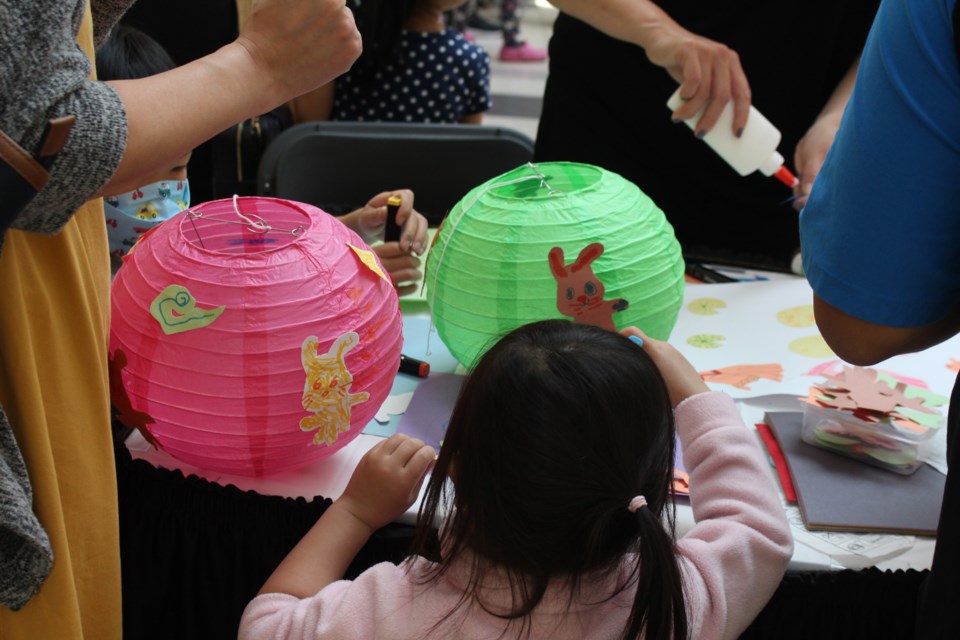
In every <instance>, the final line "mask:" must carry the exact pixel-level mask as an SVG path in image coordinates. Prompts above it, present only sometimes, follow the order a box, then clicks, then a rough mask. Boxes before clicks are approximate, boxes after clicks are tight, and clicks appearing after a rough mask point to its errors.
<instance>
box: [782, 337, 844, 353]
mask: <svg viewBox="0 0 960 640" xmlns="http://www.w3.org/2000/svg"><path fill="white" fill-rule="evenodd" d="M788 348H789V349H790V351H792V352H794V353H795V354H797V355H800V356H806V357H807V358H829V357H831V356H833V355H834V353H833V349H831V348H830V347H829V346H827V341H826V340H824V339H823V336H819V335H816V336H805V337H803V338H797V339H796V340H793V341H792V342H790V344H789V345H788Z"/></svg>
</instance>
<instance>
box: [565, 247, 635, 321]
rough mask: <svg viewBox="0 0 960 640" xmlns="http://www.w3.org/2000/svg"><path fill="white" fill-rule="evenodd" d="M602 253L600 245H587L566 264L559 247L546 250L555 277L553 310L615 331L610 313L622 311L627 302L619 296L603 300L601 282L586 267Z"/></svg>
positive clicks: (591, 270)
mask: <svg viewBox="0 0 960 640" xmlns="http://www.w3.org/2000/svg"><path fill="white" fill-rule="evenodd" d="M602 254H603V245H602V244H600V243H599V242H594V243H591V244H588V245H587V246H586V247H584V248H583V250H582V251H581V252H580V255H579V256H577V259H576V260H575V261H574V262H573V264H571V265H569V266H567V265H565V264H564V262H563V249H561V248H560V247H554V248H552V249H550V256H549V258H550V271H552V272H553V277H554V278H556V279H557V309H559V310H560V313H562V314H563V315H565V316H570V317H572V318H573V321H574V322H582V323H585V324H592V325H596V326H598V327H602V328H604V329H609V330H610V331H616V330H617V327H616V325H615V324H614V322H613V314H614V312H616V311H623V310H624V309H626V308H627V307H628V306H630V303H629V302H627V301H626V300H624V299H623V298H619V299H617V300H604V299H603V293H604V291H605V289H604V286H603V283H602V282H601V281H600V279H599V278H597V275H596V274H595V273H594V272H593V268H592V267H591V266H590V263H592V262H593V261H594V260H596V259H597V258H599V257H600V256H601V255H602Z"/></svg>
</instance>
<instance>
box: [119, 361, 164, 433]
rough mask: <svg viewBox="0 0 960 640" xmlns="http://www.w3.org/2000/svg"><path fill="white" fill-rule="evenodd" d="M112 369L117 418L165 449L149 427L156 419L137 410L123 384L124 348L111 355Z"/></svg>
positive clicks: (125, 363)
mask: <svg viewBox="0 0 960 640" xmlns="http://www.w3.org/2000/svg"><path fill="white" fill-rule="evenodd" d="M108 364H109V371H110V402H111V403H112V404H113V406H114V407H115V408H116V409H117V420H118V421H119V422H120V424H123V425H125V426H127V427H130V428H131V429H136V430H137V431H139V432H140V433H142V434H143V437H144V439H145V440H146V441H147V442H149V443H150V444H152V445H153V446H154V447H156V448H157V449H163V446H161V444H160V442H159V441H158V440H157V439H156V438H155V437H154V436H153V434H152V433H150V430H149V429H147V425H148V424H153V423H154V419H153V418H152V417H150V414H149V413H144V412H143V411H137V410H136V409H134V408H133V405H132V404H130V397H129V396H128V395H127V388H126V387H125V386H124V385H123V370H124V369H125V368H126V366H127V354H125V353H124V352H123V349H116V350H115V351H114V352H113V355H111V356H109V363H108Z"/></svg>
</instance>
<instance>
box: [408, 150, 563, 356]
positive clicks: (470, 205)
mask: <svg viewBox="0 0 960 640" xmlns="http://www.w3.org/2000/svg"><path fill="white" fill-rule="evenodd" d="M528 164H529V166H530V167H531V168H533V169H534V173H536V174H537V175H533V176H521V177H519V178H514V179H513V180H506V181H504V182H496V183H494V184H491V185H487V186H486V187H485V188H484V189H482V190H481V191H479V192H477V193H476V194H474V196H473V198H471V199H470V202H469V203H468V204H466V205H465V206H464V207H463V208H461V209H460V215H459V216H457V219H456V220H454V221H453V226H452V227H450V235H448V236H447V238H446V240H445V241H444V242H443V247H442V248H441V249H440V258H438V259H437V267H436V269H434V273H433V286H432V287H430V289H431V294H432V295H431V296H430V311H431V313H430V327H429V328H428V329H427V345H426V346H427V350H426V355H428V356H429V355H432V352H431V351H430V335H431V334H432V333H433V313H432V311H433V306H434V301H435V300H436V298H437V277H438V276H439V275H440V267H441V266H442V265H443V256H444V254H446V253H447V246H448V245H449V244H450V240H451V239H452V238H453V234H454V233H456V232H457V227H458V226H459V225H460V221H461V220H463V217H464V216H465V215H466V214H467V212H468V211H469V210H470V209H472V208H473V205H475V204H476V203H477V201H478V200H480V198H481V197H482V196H483V195H484V194H485V193H487V191H490V190H491V189H496V188H498V187H505V186H507V185H510V184H516V183H518V182H527V181H528V180H540V182H541V184H544V185H546V183H545V182H544V178H545V176H544V175H543V174H542V173H540V172H539V171H537V170H536V168H535V165H534V164H533V163H532V162H531V163H528ZM547 189H550V187H549V185H547ZM550 191H551V193H554V191H553V190H552V189H550ZM556 193H559V192H556ZM424 283H426V281H424Z"/></svg>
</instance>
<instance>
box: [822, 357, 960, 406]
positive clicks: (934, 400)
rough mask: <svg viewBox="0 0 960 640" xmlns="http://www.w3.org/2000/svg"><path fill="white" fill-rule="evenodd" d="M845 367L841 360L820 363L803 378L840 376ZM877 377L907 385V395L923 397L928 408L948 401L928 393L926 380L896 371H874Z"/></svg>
mask: <svg viewBox="0 0 960 640" xmlns="http://www.w3.org/2000/svg"><path fill="white" fill-rule="evenodd" d="M844 366H845V364H844V362H843V360H828V361H827V362H822V363H820V364H818V365H815V366H814V367H812V368H811V369H810V370H809V371H807V372H806V373H804V374H803V375H805V376H835V375H838V374H840V373H841V372H842V371H843V367H844ZM876 372H877V377H878V379H880V380H883V381H885V382H887V383H889V384H894V382H895V381H900V382H903V383H904V384H906V385H907V395H908V396H910V397H921V396H922V397H924V399H925V400H926V402H927V405H929V406H940V405H943V404H946V403H947V402H948V401H949V400H950V399H949V398H947V397H946V396H942V395H940V394H937V393H934V392H932V391H928V389H929V388H930V385H929V384H928V383H927V381H926V380H921V379H920V378H913V377H911V376H907V375H903V374H902V373H897V372H896V371H890V370H889V369H876Z"/></svg>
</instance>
